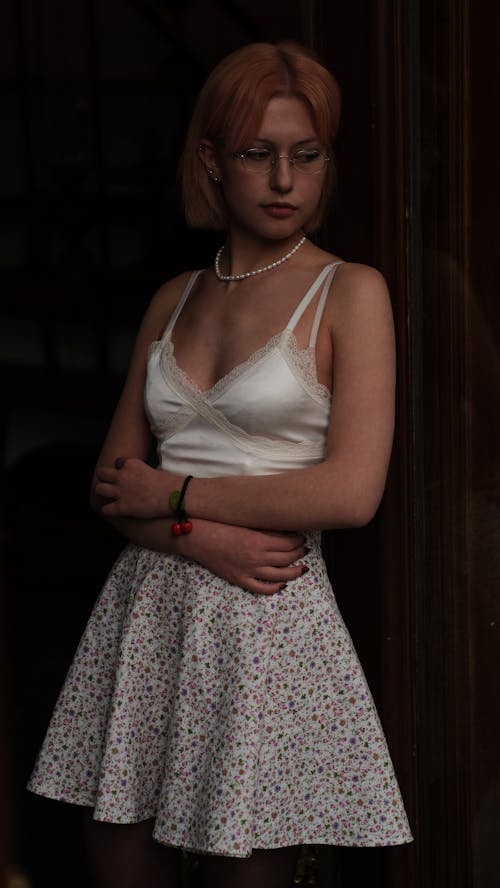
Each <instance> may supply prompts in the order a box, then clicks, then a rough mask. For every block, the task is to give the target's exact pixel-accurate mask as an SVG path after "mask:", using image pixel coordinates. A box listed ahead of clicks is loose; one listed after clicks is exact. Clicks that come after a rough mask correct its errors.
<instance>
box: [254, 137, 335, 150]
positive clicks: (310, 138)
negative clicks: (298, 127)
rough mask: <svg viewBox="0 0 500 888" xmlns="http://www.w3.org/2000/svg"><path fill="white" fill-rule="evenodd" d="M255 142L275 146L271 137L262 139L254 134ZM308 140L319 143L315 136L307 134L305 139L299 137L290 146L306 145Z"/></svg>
mask: <svg viewBox="0 0 500 888" xmlns="http://www.w3.org/2000/svg"><path fill="white" fill-rule="evenodd" d="M254 141H255V142H263V143H264V144H265V145H271V146H272V147H273V148H277V145H276V142H273V141H272V140H271V139H263V138H262V137H261V136H254ZM308 142H318V144H319V143H320V139H318V137H317V136H309V137H308V138H307V139H301V140H300V141H299V142H294V143H293V145H292V148H296V147H297V146H298V145H307V144H308Z"/></svg>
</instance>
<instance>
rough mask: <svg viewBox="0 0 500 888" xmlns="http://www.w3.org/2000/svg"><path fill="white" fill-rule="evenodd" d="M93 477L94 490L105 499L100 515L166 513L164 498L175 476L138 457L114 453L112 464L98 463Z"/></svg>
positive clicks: (148, 516) (164, 514) (130, 516)
mask: <svg viewBox="0 0 500 888" xmlns="http://www.w3.org/2000/svg"><path fill="white" fill-rule="evenodd" d="M96 477H97V483H96V485H95V492H96V494H97V495H98V496H100V497H102V498H103V499H104V500H106V502H105V503H104V505H103V506H102V508H101V512H102V514H103V515H106V516H108V517H127V518H162V517H165V516H167V515H169V514H170V506H169V502H168V499H169V495H170V492H171V491H172V490H173V489H174V486H175V485H174V484H173V483H172V478H175V476H172V475H170V474H169V476H168V477H167V474H166V473H165V472H162V471H161V470H159V469H153V468H151V466H148V464H147V463H145V462H143V460H142V459H135V458H130V459H124V458H123V457H118V459H117V460H115V464H114V466H98V467H97V469H96ZM169 478H170V483H169ZM180 483H182V479H181V480H180Z"/></svg>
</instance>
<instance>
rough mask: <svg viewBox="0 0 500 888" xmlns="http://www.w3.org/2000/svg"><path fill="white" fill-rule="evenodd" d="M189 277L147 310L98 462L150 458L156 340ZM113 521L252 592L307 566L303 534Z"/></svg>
mask: <svg viewBox="0 0 500 888" xmlns="http://www.w3.org/2000/svg"><path fill="white" fill-rule="evenodd" d="M188 277H189V275H180V276H179V277H178V278H174V279H173V280H172V281H169V282H168V283H167V284H165V285H164V286H163V287H161V288H160V290H159V291H158V292H157V293H156V294H155V296H154V297H153V299H152V301H151V304H150V306H149V308H148V310H147V311H146V314H145V316H144V319H143V321H142V324H141V327H140V329H139V333H138V335H137V339H136V343H135V347H134V350H133V354H132V358H131V362H130V367H129V371H128V374H127V379H126V381H125V385H124V388H123V391H122V394H121V397H120V400H119V402H118V405H117V407H116V410H115V413H114V416H113V419H112V421H111V425H110V427H109V431H108V434H107V436H106V439H105V441H104V445H103V447H102V450H101V452H100V454H99V458H98V461H97V465H102V464H105V465H114V463H115V460H116V459H117V458H118V457H125V458H130V457H135V458H136V459H140V460H147V459H148V457H149V455H150V453H151V449H152V446H153V439H152V435H151V431H150V428H149V424H148V420H147V417H146V414H145V411H144V400H143V399H144V385H145V381H146V366H147V356H148V350H149V346H150V344H151V343H152V342H154V341H155V340H157V339H159V338H160V337H161V335H162V332H163V330H164V328H165V325H166V323H167V321H168V318H169V317H170V314H171V313H172V311H173V309H174V306H175V305H176V303H177V300H178V299H179V297H180V294H181V292H182V290H183V287H184V286H185V285H186V283H187V280H188ZM96 481H97V478H96V475H95V473H94V477H93V480H92V486H91V491H90V502H91V505H92V508H93V509H94V510H95V511H96V512H98V513H101V514H102V507H103V505H105V503H106V500H105V499H103V497H100V496H99V495H98V494H97V493H96V491H95V485H96ZM105 517H107V516H105ZM107 520H108V521H110V523H111V524H112V525H113V526H114V527H116V529H117V530H118V531H119V532H120V533H121V534H122V535H123V536H125V537H126V538H127V539H129V540H131V541H132V542H134V543H137V544H138V545H141V546H144V547H145V548H148V549H154V550H156V551H159V552H167V553H168V552H171V553H177V554H180V555H182V556H184V557H186V558H191V559H193V560H195V561H198V562H199V563H200V564H202V565H204V566H205V567H207V568H208V569H209V570H210V571H212V573H215V574H217V575H218V576H221V577H223V578H224V579H226V580H228V581H229V582H231V583H233V584H234V585H237V586H241V587H243V588H245V589H248V590H249V591H251V592H256V593H261V594H262V593H266V594H271V593H273V592H276V591H278V589H280V588H281V587H282V586H283V584H284V583H286V582H290V581H291V580H294V579H296V578H297V577H299V576H300V575H301V574H302V572H303V566H302V565H296V564H295V563H294V562H296V561H297V560H298V559H299V558H301V557H302V556H303V555H304V545H303V543H304V540H303V537H302V535H300V534H294V533H285V534H281V533H275V532H274V533H267V532H266V531H256V530H250V529H248V528H244V527H233V526H231V525H228V524H220V523H218V522H213V521H208V520H202V519H200V520H198V521H196V522H194V526H193V532H192V533H191V534H187V535H183V536H181V537H173V536H172V533H171V524H172V522H171V520H169V519H165V518H158V519H137V518H124V517H114V518H110V517H107Z"/></svg>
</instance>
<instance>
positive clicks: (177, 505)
mask: <svg viewBox="0 0 500 888" xmlns="http://www.w3.org/2000/svg"><path fill="white" fill-rule="evenodd" d="M192 477H193V476H192V475H186V477H185V478H184V483H183V485H182V487H181V489H180V490H173V491H172V493H171V494H170V496H169V498H168V504H169V506H170V508H171V510H172V512H173V513H174V515H175V518H176V520H175V521H174V523H173V524H172V536H175V537H178V536H180V535H181V533H191V531H192V529H193V524H192V522H191V521H190V519H189V515H188V513H187V512H186V510H185V508H184V498H185V496H186V490H187V489H188V484H189V482H190V481H191V480H192Z"/></svg>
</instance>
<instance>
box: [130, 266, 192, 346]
mask: <svg viewBox="0 0 500 888" xmlns="http://www.w3.org/2000/svg"><path fill="white" fill-rule="evenodd" d="M193 274H195V272H193V271H184V272H182V273H181V274H179V275H177V276H176V277H174V278H171V279H170V280H168V281H166V282H165V283H164V284H162V285H161V287H159V288H158V290H157V291H156V293H155V294H154V295H153V297H152V299H151V302H150V303H149V306H148V308H147V310H146V314H145V316H144V320H143V326H146V327H147V328H148V330H150V331H151V335H152V336H153V338H154V339H155V338H159V336H160V335H161V333H162V332H163V329H164V328H165V326H166V324H167V323H168V320H169V318H170V315H171V314H172V312H173V310H174V309H175V306H176V305H177V303H178V301H179V299H180V298H181V296H182V294H183V292H184V290H185V289H186V287H187V286H188V284H189V281H190V280H191V277H192V275H193Z"/></svg>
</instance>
